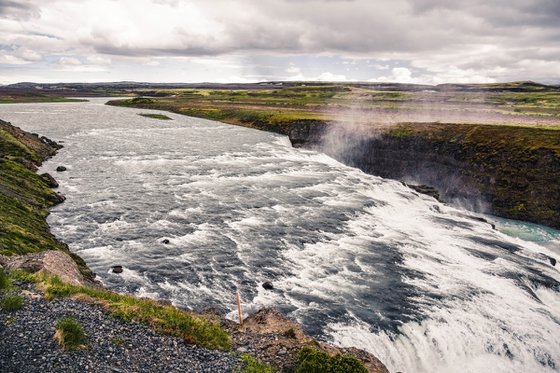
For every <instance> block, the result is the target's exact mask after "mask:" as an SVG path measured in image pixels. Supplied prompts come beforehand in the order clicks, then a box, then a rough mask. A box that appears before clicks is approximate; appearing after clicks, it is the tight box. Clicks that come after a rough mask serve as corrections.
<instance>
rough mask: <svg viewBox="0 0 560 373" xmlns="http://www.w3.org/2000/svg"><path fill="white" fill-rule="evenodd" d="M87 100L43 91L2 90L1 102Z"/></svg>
mask: <svg viewBox="0 0 560 373" xmlns="http://www.w3.org/2000/svg"><path fill="white" fill-rule="evenodd" d="M82 101H87V100H84V99H78V98H67V97H63V96H54V95H49V94H41V93H2V92H0V104H22V103H42V102H82Z"/></svg>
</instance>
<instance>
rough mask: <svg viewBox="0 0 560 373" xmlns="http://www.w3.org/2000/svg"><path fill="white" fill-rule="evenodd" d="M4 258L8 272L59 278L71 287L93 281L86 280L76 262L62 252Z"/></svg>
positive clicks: (49, 251) (54, 251) (44, 252)
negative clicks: (18, 271) (14, 271)
mask: <svg viewBox="0 0 560 373" xmlns="http://www.w3.org/2000/svg"><path fill="white" fill-rule="evenodd" d="M4 258H7V260H6V263H5V265H4V267H5V268H6V270H7V271H8V272H11V271H13V270H16V269H19V270H22V271H25V272H29V273H44V274H45V275H48V276H58V278H60V279H61V280H62V281H63V282H66V283H68V284H71V285H77V286H80V285H91V281H88V280H87V279H86V278H84V276H83V275H82V273H81V272H80V269H79V268H78V265H77V264H76V262H75V261H74V260H73V259H72V258H71V257H70V255H68V254H66V253H65V252H62V251H58V250H48V251H43V252H40V253H32V254H27V255H17V256H10V257H4ZM4 258H3V259H2V260H3V261H4Z"/></svg>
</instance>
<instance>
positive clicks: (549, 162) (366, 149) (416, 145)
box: [289, 122, 560, 228]
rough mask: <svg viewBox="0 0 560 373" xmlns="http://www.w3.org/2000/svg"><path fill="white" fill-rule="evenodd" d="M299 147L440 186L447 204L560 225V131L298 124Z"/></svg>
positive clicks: (376, 171)
mask: <svg viewBox="0 0 560 373" xmlns="http://www.w3.org/2000/svg"><path fill="white" fill-rule="evenodd" d="M289 137H290V140H291V142H292V145H293V146H298V147H302V146H303V147H312V148H315V149H317V150H319V151H322V152H325V153H327V154H328V155H330V156H332V157H334V158H335V159H337V160H339V161H341V162H343V163H345V164H347V165H351V166H353V167H357V168H359V169H361V170H363V171H364V172H367V173H369V174H373V175H378V176H382V177H384V178H391V179H397V180H401V181H404V182H407V183H414V184H425V185H429V186H432V187H435V188H436V189H437V190H438V192H439V194H440V196H441V199H442V200H443V201H445V202H451V203H454V204H460V205H462V206H463V207H466V208H468V209H470V210H475V211H478V212H485V213H490V214H493V215H497V216H501V217H505V218H511V219H518V220H525V221H530V222H534V223H539V224H543V225H547V226H550V227H554V228H560V131H559V130H555V129H546V128H529V127H516V126H497V125H478V124H441V123H408V124H399V125H395V126H390V127H383V128H367V129H361V130H356V128H347V127H346V126H344V125H342V124H324V125H318V124H317V123H315V122H309V123H304V122H300V123H298V124H296V125H294V127H293V128H292V129H291V131H290V132H289Z"/></svg>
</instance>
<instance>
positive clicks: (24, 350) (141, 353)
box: [0, 291, 239, 373]
mask: <svg viewBox="0 0 560 373" xmlns="http://www.w3.org/2000/svg"><path fill="white" fill-rule="evenodd" d="M24 293H26V300H25V306H24V307H23V308H22V309H20V310H18V311H15V312H6V311H3V310H0V372H26V373H28V372H29V373H31V372H42V373H46V372H232V371H233V370H234V369H235V367H236V366H238V365H239V361H238V359H237V358H236V357H235V356H233V355H231V354H227V353H223V352H217V351H211V350H207V349H203V348H199V347H196V346H192V345H187V344H185V343H184V342H183V340H181V339H179V338H176V337H170V336H163V335H159V334H157V333H156V332H154V331H153V330H151V329H150V328H149V327H148V326H145V325H142V324H139V323H136V322H124V321H121V320H119V319H117V318H115V317H112V316H110V315H109V314H107V313H106V312H105V311H104V310H103V309H102V307H101V306H98V305H94V304H89V303H86V302H83V301H77V300H74V299H69V298H64V299H58V300H54V301H51V302H47V301H46V300H45V299H43V298H42V297H41V296H39V294H36V293H29V292H25V291H24ZM1 296H2V295H0V297H1ZM67 315H69V316H73V317H75V318H76V319H78V320H79V321H80V322H81V323H82V325H83V327H84V329H85V331H86V334H87V341H88V345H87V349H85V350H82V351H73V352H68V351H63V350H62V349H61V348H60V347H59V345H58V343H57V342H56V341H55V340H54V338H53V337H54V334H55V325H56V322H57V321H58V320H59V319H60V318H61V317H63V316H67Z"/></svg>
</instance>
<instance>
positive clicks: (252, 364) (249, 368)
mask: <svg viewBox="0 0 560 373" xmlns="http://www.w3.org/2000/svg"><path fill="white" fill-rule="evenodd" d="M241 360H242V364H241V368H240V369H238V370H236V372H238V373H274V372H275V370H274V369H273V368H272V367H271V366H270V365H268V364H265V363H261V362H260V361H258V360H257V359H255V358H254V357H252V356H251V355H247V354H243V355H241Z"/></svg>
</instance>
